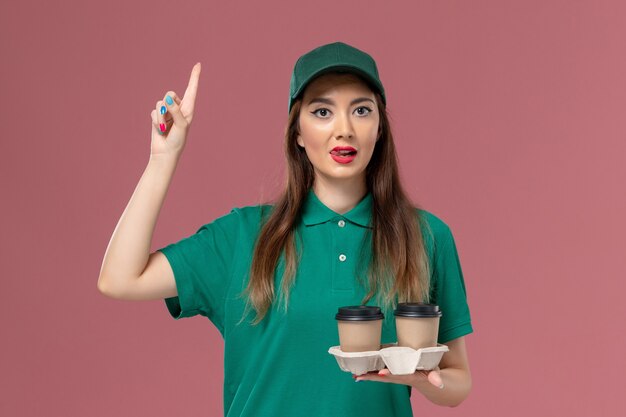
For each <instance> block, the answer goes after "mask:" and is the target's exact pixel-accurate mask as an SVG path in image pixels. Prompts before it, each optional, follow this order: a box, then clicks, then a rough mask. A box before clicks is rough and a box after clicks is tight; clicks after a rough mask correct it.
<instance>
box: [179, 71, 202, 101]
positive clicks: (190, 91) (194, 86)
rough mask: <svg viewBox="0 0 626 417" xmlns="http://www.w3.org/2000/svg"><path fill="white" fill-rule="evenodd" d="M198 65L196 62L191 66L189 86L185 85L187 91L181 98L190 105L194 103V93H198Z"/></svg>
mask: <svg viewBox="0 0 626 417" xmlns="http://www.w3.org/2000/svg"><path fill="white" fill-rule="evenodd" d="M200 69H201V68H200V63H199V62H198V63H197V64H196V65H194V66H193V69H192V70H191V76H190V77H189V84H188V85H187V89H186V90H185V95H184V96H183V100H184V101H189V102H191V103H195V102H196V93H197V92H198V80H199V79H200Z"/></svg>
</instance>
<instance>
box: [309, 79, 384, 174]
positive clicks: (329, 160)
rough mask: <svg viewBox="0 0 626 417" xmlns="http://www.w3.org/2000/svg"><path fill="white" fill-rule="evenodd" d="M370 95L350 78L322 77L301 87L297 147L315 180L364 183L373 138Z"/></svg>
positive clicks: (375, 111) (375, 112)
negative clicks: (303, 153)
mask: <svg viewBox="0 0 626 417" xmlns="http://www.w3.org/2000/svg"><path fill="white" fill-rule="evenodd" d="M379 120H380V117H379V113H378V107H377V105H376V99H375V96H374V93H373V92H372V90H370V88H369V87H368V86H367V84H365V83H364V82H363V81H361V80H360V79H359V78H358V77H357V76H355V75H352V74H326V75H322V76H320V77H318V78H316V79H315V80H314V81H312V82H311V83H310V84H309V85H308V86H307V87H306V89H305V91H304V94H303V98H302V107H301V109H300V116H299V123H300V125H299V126H300V131H299V133H300V134H299V135H298V139H297V141H298V145H299V146H301V147H303V148H304V149H305V151H306V154H307V156H308V158H309V161H311V164H312V165H313V168H314V171H315V178H316V181H317V180H319V179H320V178H321V179H322V180H323V181H324V182H325V183H328V182H334V181H346V180H350V181H363V182H364V181H365V168H366V167H367V164H368V163H369V161H370V159H371V157H372V153H373V152H374V146H375V145H376V141H377V140H378V125H379Z"/></svg>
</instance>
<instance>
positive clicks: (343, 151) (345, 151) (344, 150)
mask: <svg viewBox="0 0 626 417" xmlns="http://www.w3.org/2000/svg"><path fill="white" fill-rule="evenodd" d="M330 153H331V154H332V155H339V156H346V155H354V154H356V149H354V148H353V147H352V146H335V147H334V148H333V150H332V151H330Z"/></svg>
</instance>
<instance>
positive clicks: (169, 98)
mask: <svg viewBox="0 0 626 417" xmlns="http://www.w3.org/2000/svg"><path fill="white" fill-rule="evenodd" d="M165 101H166V102H167V104H169V105H170V106H171V105H172V104H174V101H173V100H172V97H170V96H165Z"/></svg>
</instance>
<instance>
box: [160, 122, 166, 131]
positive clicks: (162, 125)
mask: <svg viewBox="0 0 626 417" xmlns="http://www.w3.org/2000/svg"><path fill="white" fill-rule="evenodd" d="M159 129H161V132H165V125H164V124H163V123H161V124H159Z"/></svg>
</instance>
